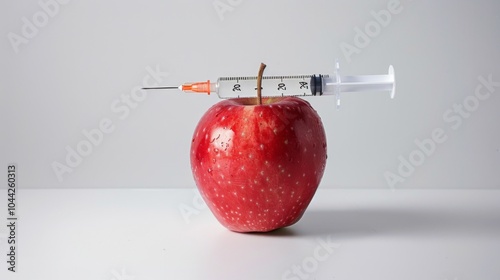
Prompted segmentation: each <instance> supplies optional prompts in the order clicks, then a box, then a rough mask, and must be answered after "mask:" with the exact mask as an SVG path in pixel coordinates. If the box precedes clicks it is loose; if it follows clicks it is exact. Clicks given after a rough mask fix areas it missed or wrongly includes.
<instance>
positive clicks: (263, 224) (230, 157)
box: [191, 97, 327, 232]
mask: <svg viewBox="0 0 500 280" xmlns="http://www.w3.org/2000/svg"><path fill="white" fill-rule="evenodd" d="M255 104H256V100H254V99H229V100H224V101H221V102H219V103H217V104H215V105H214V106H212V107H211V108H210V109H209V110H208V111H207V112H206V113H205V114H204V115H203V117H202V118H201V119H200V121H199V123H198V126H197V127H196V129H195V131H194V134H193V139H192V143H191V169H192V173H193V176H194V180H195V182H196V185H197V187H198V189H199V191H200V193H201V195H202V197H203V199H204V200H205V202H206V203H207V205H208V207H209V209H210V210H211V211H212V213H213V214H214V215H215V217H216V218H217V220H218V221H219V222H220V223H221V224H222V225H223V226H225V227H226V228H228V229H229V230H231V231H236V232H267V231H272V230H275V229H278V228H282V227H286V226H290V225H292V224H294V223H296V222H297V221H298V220H299V219H300V218H301V217H302V215H303V214H304V212H305V210H306V208H307V206H308V205H309V203H310V201H311V199H312V198H313V196H314V193H315V192H316V189H317V188H318V185H319V183H320V181H321V178H322V176H323V172H324V170H325V165H326V158H327V149H326V135H325V131H324V129H323V124H322V122H321V118H320V117H319V115H318V114H317V113H316V111H315V110H314V109H313V108H312V107H311V105H310V104H309V103H308V102H307V101H305V100H303V99H300V98H297V97H279V98H263V102H262V105H255Z"/></svg>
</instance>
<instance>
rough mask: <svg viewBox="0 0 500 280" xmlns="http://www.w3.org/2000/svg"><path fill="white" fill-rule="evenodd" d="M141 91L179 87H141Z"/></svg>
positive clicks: (175, 87) (177, 87)
mask: <svg viewBox="0 0 500 280" xmlns="http://www.w3.org/2000/svg"><path fill="white" fill-rule="evenodd" d="M142 89H179V86H166V87H143V88H142Z"/></svg>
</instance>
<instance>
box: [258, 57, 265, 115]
mask: <svg viewBox="0 0 500 280" xmlns="http://www.w3.org/2000/svg"><path fill="white" fill-rule="evenodd" d="M265 68H266V65H265V64H264V63H260V68H259V74H258V75H257V100H258V101H259V105H262V74H264V69H265Z"/></svg>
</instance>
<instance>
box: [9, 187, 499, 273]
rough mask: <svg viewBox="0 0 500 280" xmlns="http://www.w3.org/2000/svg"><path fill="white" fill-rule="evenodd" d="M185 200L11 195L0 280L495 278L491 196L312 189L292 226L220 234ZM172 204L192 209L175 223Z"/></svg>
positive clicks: (188, 194)
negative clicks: (13, 237)
mask: <svg viewBox="0 0 500 280" xmlns="http://www.w3.org/2000/svg"><path fill="white" fill-rule="evenodd" d="M195 194H196V192H195V191H194V190H192V189H170V190H159V189H158V190H140V189H134V190H130V189H129V190H21V191H20V192H19V193H18V197H17V198H18V205H19V208H18V216H19V221H18V223H19V227H18V242H19V251H18V265H19V267H18V272H17V273H16V274H13V273H8V272H7V271H6V268H5V262H2V265H1V269H0V279H6V280H14V279H22V280H28V279H40V280H43V279H50V280H58V279H64V280H66V279H74V280H78V279H85V280H88V279H93V280H99V279H103V280H110V279H111V280H122V279H123V280H125V279H127V280H131V279H134V280H153V279H282V277H283V275H284V273H286V271H287V270H290V271H291V269H292V267H293V266H294V265H297V266H299V267H302V265H304V264H305V265H306V267H307V268H309V269H310V271H311V273H307V275H306V274H304V275H302V276H303V278H305V277H306V276H307V277H308V278H307V279H318V280H333V279H336V280H339V279H342V280H348V279H360V280H361V279H387V280H391V279H394V280H400V279H406V280H413V279H414V280H421V279H436V280H462V279H482V280H487V279H498V276H499V275H500V266H498V260H499V259H500V214H499V213H500V203H499V201H500V191H494V190H489V191H488V190H483V191H472V190H469V191H459V190H447V191H445V190H427V191H424V190H413V191H395V192H391V191H384V190H378V191H377V190H364V191H362V190H357V191H348V190H325V189H320V190H319V191H318V193H317V194H316V196H315V198H314V199H313V201H312V203H311V205H310V207H309V209H308V210H307V212H306V214H305V216H304V217H303V218H302V220H301V221H299V222H298V223H297V224H295V225H293V226H291V227H289V228H287V229H283V230H279V231H275V232H273V233H270V234H239V233H233V232H230V231H228V230H226V229H224V228H222V227H221V226H220V225H219V224H218V222H217V221H216V220H215V218H213V216H212V214H211V213H210V212H209V210H207V209H202V208H200V205H199V204H198V202H197V200H196V196H195ZM0 199H1V201H2V203H1V204H0V205H1V207H2V211H0V213H1V215H2V216H1V220H2V221H5V219H6V217H5V211H3V210H4V209H3V208H4V206H5V204H4V203H3V202H4V201H6V192H1V193H0ZM193 199H194V202H193ZM180 207H192V208H193V209H200V210H199V212H198V213H197V214H194V215H192V216H190V219H189V220H185V219H184V218H183V217H182V215H181V214H180V212H179V209H180ZM186 221H189V223H187V222H186ZM2 223H3V222H2ZM0 233H1V234H2V238H3V240H2V243H1V244H2V250H1V251H2V255H4V252H5V249H6V247H5V246H6V244H5V239H4V238H5V233H6V231H5V227H4V226H2V227H1V228H0ZM319 239H321V240H323V241H325V240H331V241H333V242H334V243H335V246H332V248H333V247H334V249H331V253H328V254H327V251H326V250H322V249H321V244H322V243H321V242H320V241H319ZM318 248H319V249H318ZM315 252H316V253H315ZM318 257H319V258H320V259H321V261H314V259H315V258H318ZM315 263H316V264H318V266H317V267H314V266H311V267H309V265H314V264H315ZM301 269H302V271H305V270H304V269H303V268H301ZM292 276H293V274H288V275H287V277H289V279H301V278H300V277H299V278H292ZM295 277H298V276H295ZM285 279H286V278H285Z"/></svg>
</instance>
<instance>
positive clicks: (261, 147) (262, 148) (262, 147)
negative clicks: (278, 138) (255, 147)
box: [260, 144, 267, 162]
mask: <svg viewBox="0 0 500 280" xmlns="http://www.w3.org/2000/svg"><path fill="white" fill-rule="evenodd" d="M260 149H261V150H264V144H260ZM266 162H267V160H266Z"/></svg>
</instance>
